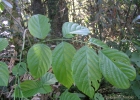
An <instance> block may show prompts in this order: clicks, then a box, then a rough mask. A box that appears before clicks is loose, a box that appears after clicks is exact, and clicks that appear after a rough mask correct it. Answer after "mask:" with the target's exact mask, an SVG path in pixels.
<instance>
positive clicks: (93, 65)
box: [0, 14, 136, 100]
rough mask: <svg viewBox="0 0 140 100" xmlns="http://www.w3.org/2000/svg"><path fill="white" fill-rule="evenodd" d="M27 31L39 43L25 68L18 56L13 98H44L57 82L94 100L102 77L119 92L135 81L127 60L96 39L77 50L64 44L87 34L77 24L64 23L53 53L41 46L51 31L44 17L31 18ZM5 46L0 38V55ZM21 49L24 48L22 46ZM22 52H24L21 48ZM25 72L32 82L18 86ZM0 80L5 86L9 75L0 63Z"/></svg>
mask: <svg viewBox="0 0 140 100" xmlns="http://www.w3.org/2000/svg"><path fill="white" fill-rule="evenodd" d="M28 29H29V32H30V33H31V34H32V35H33V36H34V37H36V38H37V40H38V41H39V42H40V43H37V44H34V45H33V46H31V48H30V49H29V50H28V53H27V64H25V63H26V62H25V61H26V60H25V61H24V62H25V63H23V62H22V59H21V58H22V52H21V55H20V57H21V58H20V61H19V63H18V64H17V65H16V66H14V67H13V70H12V73H13V74H14V75H16V79H17V80H18V84H17V85H15V91H14V94H13V96H14V97H19V98H28V97H31V96H33V95H35V94H37V93H40V94H47V93H49V92H52V87H53V86H54V84H55V83H56V82H59V83H61V85H64V86H65V87H66V88H68V89H71V87H73V86H76V87H77V88H78V89H79V90H80V91H81V92H82V93H83V94H84V95H86V96H88V97H89V98H90V99H92V100H93V99H95V98H96V97H98V98H102V97H101V95H98V94H97V93H96V94H95V92H96V91H98V89H99V86H100V82H101V81H102V78H103V77H104V78H105V79H106V80H107V81H108V82H109V83H110V84H112V85H113V86H115V87H117V88H121V89H127V88H129V87H130V81H133V80H134V79H135V77H136V71H135V68H134V67H133V66H132V65H131V63H130V59H129V58H128V56H127V55H125V54H124V53H123V52H120V51H118V50H116V49H111V48H109V47H108V46H107V45H106V44H105V43H103V42H102V41H100V40H98V39H95V38H91V39H89V41H87V42H83V44H85V45H84V46H82V47H81V48H79V50H76V49H75V48H74V46H73V45H72V43H73V42H69V43H68V42H65V40H70V39H65V38H72V37H74V36H75V34H76V35H81V36H83V35H88V34H89V33H90V31H89V29H88V28H86V27H83V26H81V25H79V24H77V23H73V22H65V23H64V24H63V26H62V34H63V38H62V39H58V40H62V42H59V44H58V45H56V47H55V48H54V49H53V48H51V49H50V47H51V46H50V45H49V46H50V47H49V46H47V45H46V44H45V43H43V42H44V41H47V38H46V36H47V35H48V34H49V32H50V30H51V29H50V23H49V19H48V18H47V17H46V16H43V15H39V14H37V15H33V16H32V17H31V18H30V19H29V21H28ZM24 35H25V34H24ZM38 38H39V39H38ZM23 39H25V37H23ZM40 39H44V40H40ZM54 40H57V39H54ZM52 41H53V39H52ZM77 41H78V40H76V42H77ZM24 42H25V41H24ZM80 42H81V41H80ZM46 43H48V41H47V42H46ZM7 45H8V41H7V40H6V39H2V38H0V51H2V50H3V49H5V48H6V47H7ZM93 45H94V46H93ZM22 47H24V43H23V45H22ZM93 48H94V49H95V50H94V49H93ZM52 49H53V50H52ZM23 50H24V48H22V51H23ZM26 65H27V69H26ZM24 69H26V70H27V71H25V70H24ZM28 69H29V70H28ZM25 72H28V73H29V74H30V75H31V76H32V78H31V80H25V81H23V82H19V81H20V80H19V76H21V75H23V74H24V73H25ZM52 73H53V74H52ZM0 79H1V82H0V86H7V84H8V79H9V72H8V66H7V65H6V64H5V63H3V62H0ZM50 85H51V86H50ZM74 92H75V91H74ZM94 95H95V97H94ZM102 99H103V98H102ZM60 100H80V98H79V97H78V95H77V94H76V93H75V94H74V93H69V92H68V91H67V90H66V91H65V92H64V93H62V95H61V96H60Z"/></svg>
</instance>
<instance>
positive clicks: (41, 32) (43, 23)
mask: <svg viewBox="0 0 140 100" xmlns="http://www.w3.org/2000/svg"><path fill="white" fill-rule="evenodd" d="M28 28H29V31H30V33H31V34H32V35H33V36H34V37H37V38H39V39H44V38H45V37H46V36H47V35H48V33H49V32H50V23H49V19H48V18H47V17H46V16H43V15H40V14H37V15H34V16H32V17H31V18H30V19H29V21H28Z"/></svg>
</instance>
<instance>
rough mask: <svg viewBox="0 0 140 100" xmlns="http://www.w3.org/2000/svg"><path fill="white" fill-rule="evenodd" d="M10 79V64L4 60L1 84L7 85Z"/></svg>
mask: <svg viewBox="0 0 140 100" xmlns="http://www.w3.org/2000/svg"><path fill="white" fill-rule="evenodd" d="M8 80H9V71H8V66H7V65H6V64H5V63H4V62H0V86H7V85H8Z"/></svg>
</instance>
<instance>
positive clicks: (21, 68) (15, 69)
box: [12, 62, 27, 76]
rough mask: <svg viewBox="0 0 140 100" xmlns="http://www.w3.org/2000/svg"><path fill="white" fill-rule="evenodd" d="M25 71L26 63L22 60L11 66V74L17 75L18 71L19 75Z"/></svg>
mask: <svg viewBox="0 0 140 100" xmlns="http://www.w3.org/2000/svg"><path fill="white" fill-rule="evenodd" d="M25 72H27V68H26V63H24V62H21V63H18V64H17V65H16V66H14V67H13V68H12V73H13V75H17V73H18V75H19V76H22V75H24V74H25Z"/></svg>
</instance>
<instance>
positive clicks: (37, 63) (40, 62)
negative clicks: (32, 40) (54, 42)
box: [27, 44, 52, 78]
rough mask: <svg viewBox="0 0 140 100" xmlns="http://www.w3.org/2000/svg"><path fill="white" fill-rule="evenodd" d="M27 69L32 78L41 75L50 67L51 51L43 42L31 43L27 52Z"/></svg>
mask: <svg viewBox="0 0 140 100" xmlns="http://www.w3.org/2000/svg"><path fill="white" fill-rule="evenodd" d="M27 63H28V68H29V71H30V72H31V75H32V76H33V77H34V78H39V77H41V76H43V75H44V74H45V73H46V72H47V71H48V70H49V68H50V67H51V63H52V52H51V50H50V48H49V47H48V46H46V45H45V44H35V45H33V46H32V47H31V48H30V49H29V51H28V54H27Z"/></svg>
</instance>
